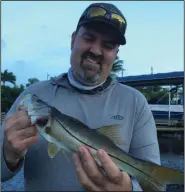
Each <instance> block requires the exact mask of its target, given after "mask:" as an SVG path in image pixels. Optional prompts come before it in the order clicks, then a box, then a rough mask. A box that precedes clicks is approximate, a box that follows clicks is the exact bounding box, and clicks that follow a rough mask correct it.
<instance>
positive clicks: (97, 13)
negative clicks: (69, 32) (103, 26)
mask: <svg viewBox="0 0 185 192" xmlns="http://www.w3.org/2000/svg"><path fill="white" fill-rule="evenodd" d="M83 16H86V17H87V18H89V19H91V18H102V17H103V18H106V19H107V20H109V21H111V22H112V23H113V24H114V25H115V26H117V27H118V28H119V29H120V30H122V31H124V29H125V25H126V21H125V19H124V18H123V17H121V16H120V15H118V14H116V13H110V12H109V11H108V10H106V9H105V8H102V7H91V8H89V10H88V11H87V12H86V15H83Z"/></svg>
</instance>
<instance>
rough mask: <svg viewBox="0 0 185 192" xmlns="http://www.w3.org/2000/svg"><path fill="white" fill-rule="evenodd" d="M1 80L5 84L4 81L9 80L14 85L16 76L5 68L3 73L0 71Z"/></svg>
mask: <svg viewBox="0 0 185 192" xmlns="http://www.w3.org/2000/svg"><path fill="white" fill-rule="evenodd" d="M1 82H2V83H3V85H5V84H6V82H10V83H12V84H13V85H15V82H16V76H15V75H14V74H13V73H12V72H8V70H7V69H6V70H5V71H4V72H3V73H2V72H1Z"/></svg>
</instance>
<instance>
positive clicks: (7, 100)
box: [1, 70, 39, 113]
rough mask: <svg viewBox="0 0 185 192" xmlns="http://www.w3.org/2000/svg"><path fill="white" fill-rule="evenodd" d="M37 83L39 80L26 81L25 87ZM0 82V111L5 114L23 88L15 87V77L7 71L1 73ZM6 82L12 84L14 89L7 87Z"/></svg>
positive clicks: (21, 86) (22, 86)
mask: <svg viewBox="0 0 185 192" xmlns="http://www.w3.org/2000/svg"><path fill="white" fill-rule="evenodd" d="M38 81H39V79H37V78H30V79H28V83H27V84H26V87H28V86H29V85H31V84H33V83H36V82H38ZM1 82H2V84H3V85H2V86H1V111H2V112H5V113H6V112H8V111H9V109H10V107H11V106H12V104H13V103H14V102H15V100H16V99H17V98H18V96H19V95H20V94H21V93H22V92H23V91H24V89H25V86H24V85H20V86H17V85H16V76H15V75H14V74H13V73H12V72H8V70H5V71H4V72H3V73H1ZM6 82H10V83H12V84H13V85H14V87H9V86H7V85H6Z"/></svg>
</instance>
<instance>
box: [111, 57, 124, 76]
mask: <svg viewBox="0 0 185 192" xmlns="http://www.w3.org/2000/svg"><path fill="white" fill-rule="evenodd" d="M123 71H125V69H124V68H123V60H121V59H119V57H118V56H117V57H116V60H115V61H114V63H113V65H112V69H111V72H110V76H111V77H113V78H116V77H117V76H118V75H117V73H119V72H123Z"/></svg>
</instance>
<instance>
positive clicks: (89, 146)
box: [56, 119, 162, 186]
mask: <svg viewBox="0 0 185 192" xmlns="http://www.w3.org/2000/svg"><path fill="white" fill-rule="evenodd" d="M56 121H57V122H58V123H59V124H60V125H61V126H62V127H63V128H64V130H65V131H66V132H67V133H69V134H70V135H71V136H72V137H74V138H75V139H76V140H78V141H79V142H81V143H83V144H85V145H87V146H89V147H91V148H93V149H95V150H98V149H97V148H95V147H93V146H91V145H89V144H87V143H85V142H84V141H81V140H80V139H78V138H77V137H76V136H74V135H73V134H72V133H71V132H70V131H69V130H67V129H66V128H65V127H64V126H63V125H62V124H61V123H60V121H59V120H58V119H56ZM108 155H109V156H111V157H113V158H115V159H117V160H119V161H121V162H124V163H125V164H127V165H129V166H131V167H133V168H135V169H137V170H138V171H139V172H141V173H143V174H144V175H147V176H148V177H150V175H148V174H147V173H145V172H143V171H142V170H140V169H138V168H137V167H135V166H133V165H131V164H129V163H127V162H125V161H123V160H121V159H119V158H117V157H115V156H113V155H111V154H109V153H108ZM152 178H153V179H154V180H155V181H156V182H157V183H158V184H159V185H161V183H159V182H158V180H157V179H156V178H155V177H152ZM161 186H162V185H161Z"/></svg>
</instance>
